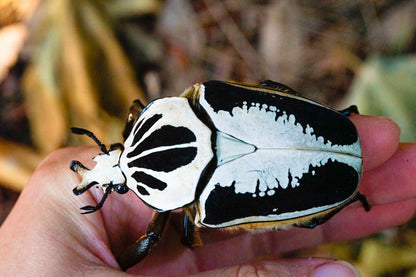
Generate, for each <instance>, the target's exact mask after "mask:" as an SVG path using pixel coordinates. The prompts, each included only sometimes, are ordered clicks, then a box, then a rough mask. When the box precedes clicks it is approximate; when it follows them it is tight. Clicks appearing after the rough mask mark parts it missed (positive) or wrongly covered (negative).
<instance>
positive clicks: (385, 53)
mask: <svg viewBox="0 0 416 277" xmlns="http://www.w3.org/2000/svg"><path fill="white" fill-rule="evenodd" d="M415 50H416V1H414V0H372V1H364V0H354V1H335V0H323V1H301V0H294V1H289V0H287V1H283V0H282V1H266V0H257V1H254V0H251V1H249V0H244V1H238V0H223V1H214V0H196V1H190V0H171V1H158V0H136V1H132V0H88V1H87V0H0V224H1V222H2V221H3V220H4V219H5V217H6V216H7V214H8V212H9V211H10V209H11V208H12V207H13V204H14V203H15V201H16V199H17V197H18V195H19V192H20V191H21V190H22V188H23V187H24V185H25V183H26V182H27V180H28V178H29V177H30V175H31V174H32V172H33V170H34V168H35V167H36V166H37V164H38V163H39V162H40V161H41V160H42V158H44V157H45V155H47V154H48V153H50V152H51V151H53V150H54V149H57V148H59V147H64V146H66V145H79V144H91V141H90V140H89V139H85V138H84V136H73V135H71V134H70V127H71V126H78V127H83V128H86V129H89V130H93V131H94V133H95V134H96V135H97V136H98V137H99V138H100V139H101V140H102V141H103V142H105V143H112V142H116V141H121V131H122V128H123V121H124V119H125V116H126V114H127V112H128V108H129V106H130V103H131V102H132V100H133V99H137V98H138V99H140V100H142V102H145V103H147V102H148V101H149V100H152V99H155V98H158V97H161V96H166V95H179V94H180V93H181V92H182V91H183V90H184V89H185V88H186V87H187V86H189V85H190V84H192V83H195V82H200V81H205V80H209V79H220V80H234V81H241V82H251V83H258V82H259V81H261V80H264V79H271V80H274V81H278V82H282V83H284V84H286V85H288V86H290V87H292V88H293V89H295V90H296V91H298V92H299V93H301V94H302V95H305V96H307V97H309V98H311V99H314V100H317V101H319V102H323V103H326V104H328V105H331V106H334V107H337V108H342V107H345V106H347V105H349V104H356V105H358V107H359V109H360V112H361V113H364V114H377V115H386V116H389V117H392V118H393V119H394V120H395V121H396V122H397V123H398V124H399V125H400V127H401V128H402V137H401V140H402V141H409V142H410V141H412V142H415V141H416V130H415V128H416V127H415V126H416V124H415V123H414V122H416V121H415V120H416V56H415V52H416V51H415ZM415 226H416V224H415V222H411V223H409V224H407V225H406V226H403V227H399V228H394V229H391V230H388V231H385V232H382V233H380V234H377V235H375V236H372V237H370V238H367V239H364V240H360V241H354V242H348V243H338V244H331V245H324V246H320V247H317V248H313V249H308V250H305V251H300V252H296V253H290V255H296V256H299V255H307V256H308V255H315V256H329V257H335V258H340V259H346V260H348V261H350V262H352V263H353V264H355V265H356V266H357V267H358V268H359V269H360V271H361V273H362V275H363V276H364V277H366V276H407V277H412V276H416V246H415V245H416V244H415V243H416V228H415Z"/></svg>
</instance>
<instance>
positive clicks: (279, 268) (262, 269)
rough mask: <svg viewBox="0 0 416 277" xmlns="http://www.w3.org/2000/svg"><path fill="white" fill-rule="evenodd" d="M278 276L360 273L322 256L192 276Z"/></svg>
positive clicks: (353, 275) (340, 276)
mask: <svg viewBox="0 0 416 277" xmlns="http://www.w3.org/2000/svg"><path fill="white" fill-rule="evenodd" d="M213 275H214V276H279V277H285V276H290V277H292V276H293V277H296V276H299V277H301V276H302V277H303V276H311V277H320V276H337V277H358V276H360V273H359V272H358V270H357V269H356V268H355V267H353V266H352V265H351V264H349V263H347V262H344V261H336V260H331V259H322V258H319V259H318V258H312V259H311V258H308V259H290V260H289V259H287V260H267V261H257V262H252V263H246V264H242V265H237V266H232V267H228V268H220V269H215V270H211V271H205V272H202V273H199V274H195V275H194V276H213Z"/></svg>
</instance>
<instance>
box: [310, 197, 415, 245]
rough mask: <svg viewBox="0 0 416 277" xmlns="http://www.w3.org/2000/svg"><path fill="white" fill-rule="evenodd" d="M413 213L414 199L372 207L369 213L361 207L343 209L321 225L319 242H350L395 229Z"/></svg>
mask: <svg viewBox="0 0 416 277" xmlns="http://www.w3.org/2000/svg"><path fill="white" fill-rule="evenodd" d="M415 211H416V199H415V198H412V199H408V200H404V201H398V202H394V203H390V204H384V205H373V207H372V209H371V210H370V212H365V211H364V210H363V209H362V208H361V207H354V208H350V209H345V210H343V211H341V212H340V213H339V214H337V215H336V216H334V218H332V219H331V220H330V221H328V223H326V224H324V225H322V227H321V229H320V230H321V231H322V236H321V239H320V242H321V243H322V242H333V241H345V240H351V239H356V238H360V237H364V236H368V235H370V234H374V233H377V232H379V231H381V230H384V229H387V228H392V227H396V226H399V225H402V224H404V223H406V222H408V221H409V220H410V219H411V218H412V217H413V216H414V214H415ZM318 230H319V229H318Z"/></svg>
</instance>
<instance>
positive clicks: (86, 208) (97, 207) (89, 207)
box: [81, 186, 113, 214]
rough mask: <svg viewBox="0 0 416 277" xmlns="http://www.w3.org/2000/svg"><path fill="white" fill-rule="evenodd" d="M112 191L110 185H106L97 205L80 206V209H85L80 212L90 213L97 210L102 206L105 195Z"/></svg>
mask: <svg viewBox="0 0 416 277" xmlns="http://www.w3.org/2000/svg"><path fill="white" fill-rule="evenodd" d="M112 191H113V190H112V187H111V186H108V187H107V188H106V189H105V192H104V195H103V198H101V201H100V202H99V203H98V204H97V206H84V207H82V208H81V210H84V211H86V212H83V213H82V214H90V213H93V212H95V211H97V210H99V209H101V208H102V207H103V204H104V202H105V200H106V199H107V196H108V195H109V194H110V193H111V192H112Z"/></svg>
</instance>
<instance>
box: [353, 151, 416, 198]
mask: <svg viewBox="0 0 416 277" xmlns="http://www.w3.org/2000/svg"><path fill="white" fill-rule="evenodd" d="M415 180H416V145H415V144H401V145H400V146H399V148H398V150H397V152H396V153H395V154H394V155H393V156H392V157H391V159H389V160H388V161H387V162H386V163H384V164H382V165H381V166H379V167H377V168H375V169H373V170H371V171H368V172H365V173H364V175H363V179H362V182H361V185H360V191H361V192H362V193H363V194H365V195H366V196H367V198H368V200H369V201H370V203H372V204H373V205H374V204H386V203H391V202H397V201H401V200H406V199H410V198H415V197H416V185H415V182H416V181H415Z"/></svg>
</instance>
